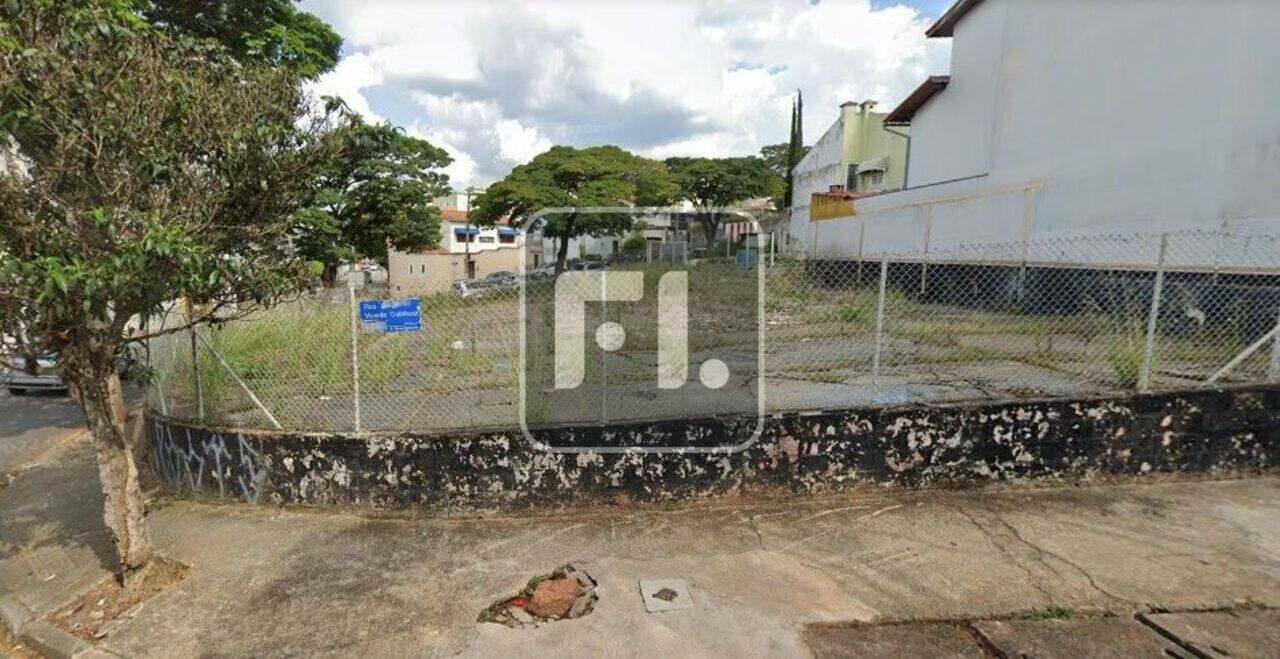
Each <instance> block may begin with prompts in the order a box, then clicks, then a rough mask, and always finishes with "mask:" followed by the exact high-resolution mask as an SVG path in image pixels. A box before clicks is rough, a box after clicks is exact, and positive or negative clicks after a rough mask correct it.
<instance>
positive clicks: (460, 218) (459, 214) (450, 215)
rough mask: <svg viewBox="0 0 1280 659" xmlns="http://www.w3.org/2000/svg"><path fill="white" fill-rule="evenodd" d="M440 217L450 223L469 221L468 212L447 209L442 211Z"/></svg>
mask: <svg viewBox="0 0 1280 659" xmlns="http://www.w3.org/2000/svg"><path fill="white" fill-rule="evenodd" d="M440 216H441V217H443V218H444V219H446V220H448V221H450V222H466V221H467V211H460V210H454V209H452V208H446V209H444V210H442V211H440Z"/></svg>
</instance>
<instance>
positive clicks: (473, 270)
mask: <svg viewBox="0 0 1280 659" xmlns="http://www.w3.org/2000/svg"><path fill="white" fill-rule="evenodd" d="M481 192H483V190H475V189H472V190H470V191H469V192H455V193H450V194H448V195H445V196H443V197H440V198H438V199H435V200H433V203H434V204H435V205H436V206H438V207H439V208H440V214H441V216H442V217H441V220H442V221H441V223H440V234H441V237H440V244H439V245H438V246H437V247H435V248H434V249H430V250H427V251H424V252H415V253H407V252H401V251H399V250H397V249H394V248H392V249H390V250H388V253H387V281H388V285H389V287H390V288H391V290H393V291H397V292H406V291H412V292H424V293H441V292H445V291H448V290H449V288H450V286H452V284H453V282H454V281H457V280H459V279H474V278H477V277H484V276H485V275H487V274H489V273H492V272H499V271H503V272H515V271H517V270H519V269H520V253H521V249H522V248H523V247H524V232H523V231H521V230H520V229H516V228H514V227H511V226H508V225H507V224H504V223H499V224H498V225H497V226H492V227H489V226H484V227H481V226H475V225H472V224H470V223H469V222H468V221H467V215H468V213H467V208H468V207H469V206H470V200H469V199H468V198H467V195H468V194H470V196H475V195H478V194H480V193H481Z"/></svg>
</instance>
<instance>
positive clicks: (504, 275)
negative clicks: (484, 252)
mask: <svg viewBox="0 0 1280 659" xmlns="http://www.w3.org/2000/svg"><path fill="white" fill-rule="evenodd" d="M482 281H484V282H486V283H487V284H488V285H491V286H496V287H512V286H518V285H520V278H519V277H517V276H516V273H514V272H508V271H506V270H499V271H497V272H490V273H489V274H488V275H485V278H484V279H483V280H482Z"/></svg>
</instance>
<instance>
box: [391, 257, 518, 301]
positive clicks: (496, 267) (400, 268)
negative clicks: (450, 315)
mask: <svg viewBox="0 0 1280 659" xmlns="http://www.w3.org/2000/svg"><path fill="white" fill-rule="evenodd" d="M520 254H521V248H518V247H504V248H503V249H495V250H491V251H483V252H475V253H473V254H472V255H471V260H472V261H473V262H474V263H475V268H476V272H475V276H476V277H477V278H479V277H484V276H485V275H488V274H489V273H491V272H499V271H504V270H505V271H507V272H516V273H518V272H520ZM465 264H466V255H465V254H447V253H444V252H429V253H426V254H408V253H405V252H400V251H397V250H394V249H393V250H390V251H389V252H388V254H387V280H388V282H389V285H390V287H391V290H392V291H394V292H398V293H422V294H428V295H429V294H433V293H447V292H449V291H450V290H451V287H452V286H453V282H454V281H456V280H458V279H463V278H465V277H466V275H467V271H466V265H465Z"/></svg>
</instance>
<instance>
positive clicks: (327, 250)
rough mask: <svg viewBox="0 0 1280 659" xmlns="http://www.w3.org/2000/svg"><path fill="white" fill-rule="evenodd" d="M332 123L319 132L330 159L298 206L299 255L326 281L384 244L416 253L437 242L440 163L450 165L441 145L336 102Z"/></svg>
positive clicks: (376, 254) (444, 179) (382, 252)
mask: <svg viewBox="0 0 1280 659" xmlns="http://www.w3.org/2000/svg"><path fill="white" fill-rule="evenodd" d="M329 102H330V108H331V109H332V110H336V111H338V112H340V119H339V123H338V126H337V127H336V128H335V129H334V130H333V131H332V132H331V133H329V134H328V135H327V136H326V140H328V141H329V142H331V143H332V147H333V148H332V149H331V150H330V153H332V154H333V155H332V158H331V160H330V162H328V163H326V164H325V167H324V168H323V169H322V170H321V171H320V173H319V176H318V177H317V179H316V181H315V183H316V186H317V194H316V199H315V203H314V204H313V205H312V206H311V207H309V208H307V209H306V210H304V211H303V213H302V215H301V219H302V221H303V225H304V230H303V232H302V234H301V235H300V236H299V237H298V239H297V242H296V244H297V246H298V250H299V252H300V253H301V254H302V255H304V256H306V257H307V258H308V259H311V260H313V261H319V262H320V263H323V264H324V275H323V281H324V283H325V285H326V286H331V285H333V281H334V278H335V277H336V276H337V273H338V266H339V265H340V264H341V263H342V262H344V261H352V260H355V259H357V258H361V257H368V258H376V259H379V260H380V261H383V262H384V263H385V261H386V256H387V246H388V245H391V246H392V247H395V248H396V249H399V250H404V251H417V250H422V249H428V248H430V247H434V246H435V245H437V244H438V243H439V241H440V209H438V208H436V207H435V205H433V204H432V203H431V200H432V199H435V198H437V197H439V196H441V195H443V194H446V193H448V192H449V177H448V175H446V174H444V173H443V172H440V171H438V170H439V168H441V167H444V166H446V165H448V164H449V163H450V162H452V159H451V158H450V157H449V154H447V153H445V151H444V149H441V148H439V147H437V146H434V145H432V144H431V143H430V142H427V141H426V140H421V139H418V138H416V137H410V136H408V135H406V134H405V133H404V131H402V130H400V129H399V128H396V127H395V126H392V125H391V124H387V123H380V124H370V123H366V122H365V121H364V120H363V119H362V118H361V117H360V115H358V114H355V113H353V112H350V111H348V110H346V109H345V108H344V107H342V106H341V103H340V102H339V101H336V100H330V101H329Z"/></svg>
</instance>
